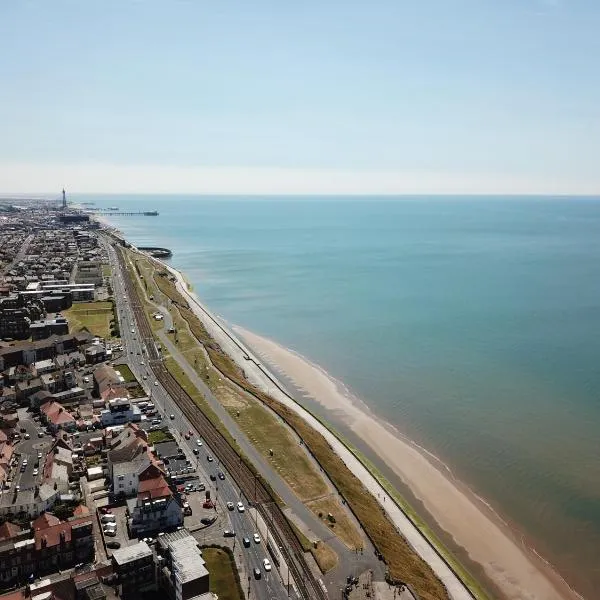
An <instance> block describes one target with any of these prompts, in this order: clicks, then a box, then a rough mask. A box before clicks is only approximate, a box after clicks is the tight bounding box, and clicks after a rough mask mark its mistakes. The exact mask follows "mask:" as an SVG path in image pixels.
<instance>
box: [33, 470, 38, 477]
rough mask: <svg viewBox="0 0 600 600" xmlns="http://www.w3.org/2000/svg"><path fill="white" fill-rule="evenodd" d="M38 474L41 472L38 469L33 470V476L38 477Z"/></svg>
mask: <svg viewBox="0 0 600 600" xmlns="http://www.w3.org/2000/svg"><path fill="white" fill-rule="evenodd" d="M38 474H39V471H38V469H34V470H33V476H34V477H35V476H36V475H38Z"/></svg>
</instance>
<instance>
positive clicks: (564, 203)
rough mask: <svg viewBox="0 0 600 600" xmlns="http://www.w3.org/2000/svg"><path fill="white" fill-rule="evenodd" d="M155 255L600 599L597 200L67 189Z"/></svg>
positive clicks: (232, 321)
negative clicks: (293, 355) (322, 373)
mask: <svg viewBox="0 0 600 600" xmlns="http://www.w3.org/2000/svg"><path fill="white" fill-rule="evenodd" d="M72 201H74V202H84V201H88V202H94V203H95V206H96V207H104V208H107V207H118V208H119V209H120V210H121V211H138V210H146V211H147V210H156V211H158V212H159V216H156V217H144V216H139V217H138V216H135V217H134V216H117V215H116V214H113V215H111V216H109V217H108V219H109V220H110V222H111V223H112V224H113V225H114V226H115V227H117V228H119V229H120V230H121V231H122V232H123V233H124V234H125V236H126V237H127V238H128V239H129V240H130V241H131V242H132V243H134V244H137V245H149V246H164V247H168V248H170V249H171V250H172V252H173V257H172V259H171V263H172V264H173V266H175V267H176V268H178V269H180V270H181V271H183V272H184V273H185V275H186V277H187V278H188V280H189V281H190V282H191V283H192V285H193V287H194V290H195V291H196V293H197V294H198V295H199V297H200V299H201V300H202V301H203V302H204V303H205V304H206V305H208V306H209V307H210V308H211V309H212V310H213V311H214V312H215V313H217V314H218V315H220V316H221V317H222V318H223V319H225V320H226V321H227V322H228V323H230V324H236V325H241V326H242V327H244V328H247V329H250V330H252V331H254V332H256V333H258V334H260V335H263V336H265V337H268V338H271V339H273V340H275V341H277V342H279V343H280V344H282V345H284V346H286V347H288V348H291V349H293V350H295V351H297V352H299V353H300V354H302V355H303V356H305V357H307V358H308V359H310V360H311V361H312V362H314V363H316V364H318V365H320V366H321V367H322V368H324V369H325V370H326V371H327V372H328V373H330V374H331V375H332V376H333V377H335V378H336V379H338V380H340V381H341V382H343V383H344V384H345V385H346V386H347V387H348V388H349V389H350V390H351V391H352V393H353V394H355V395H356V396H357V397H359V398H360V399H361V400H363V401H364V402H365V403H366V404H367V405H368V406H369V407H370V408H371V409H372V410H373V411H374V412H375V414H377V415H379V416H380V417H381V418H382V419H384V420H385V421H387V422H389V423H391V424H393V425H394V426H396V427H397V428H398V429H399V430H400V431H401V432H403V433H405V434H407V435H409V436H410V437H411V438H412V439H414V440H415V441H417V442H418V443H419V444H421V445H422V446H423V447H424V448H426V449H427V450H429V451H430V452H432V453H434V454H435V455H436V456H438V457H439V458H440V459H441V460H442V461H444V462H445V463H446V464H447V465H448V467H449V468H450V469H451V470H452V472H453V473H454V474H455V475H456V476H457V477H458V478H459V479H460V480H462V481H463V482H465V484H466V485H468V486H470V487H471V488H472V489H473V490H474V491H475V492H476V493H477V494H478V495H479V496H481V497H482V498H483V499H485V501H486V502H488V503H489V504H490V506H491V507H492V508H493V509H494V510H496V511H497V512H498V514H499V515H501V516H502V518H504V519H505V520H506V521H507V522H508V523H510V524H511V525H513V526H514V527H516V528H518V529H519V530H520V531H521V532H523V534H524V536H525V538H526V539H527V541H528V542H530V543H532V544H533V545H534V546H535V548H536V550H537V551H538V552H539V553H540V554H541V555H542V556H543V557H544V558H545V559H547V560H549V561H550V562H551V563H552V564H553V565H554V566H555V567H556V568H557V569H558V570H559V572H560V573H561V574H562V575H563V576H564V577H565V578H566V579H567V581H568V582H569V583H570V584H571V585H573V586H574V587H575V589H576V590H577V591H579V592H580V593H582V594H584V595H585V596H586V597H587V598H598V597H600V592H599V591H598V590H600V560H599V559H598V552H599V550H600V198H568V197H559V198H542V197H533V198H532V197H506V198H504V197H474V196H469V197H426V196H420V197H315V196H312V197H274V196H271V197H208V196H205V197H193V196H169V195H162V196H116V195H114V196H76V197H75V196H74V197H73V198H72Z"/></svg>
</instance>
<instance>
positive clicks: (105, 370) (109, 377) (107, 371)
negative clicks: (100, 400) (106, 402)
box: [93, 365, 123, 396]
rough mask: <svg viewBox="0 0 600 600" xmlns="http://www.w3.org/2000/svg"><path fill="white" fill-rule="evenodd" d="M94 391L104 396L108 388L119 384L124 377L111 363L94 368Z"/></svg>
mask: <svg viewBox="0 0 600 600" xmlns="http://www.w3.org/2000/svg"><path fill="white" fill-rule="evenodd" d="M93 377H94V393H95V394H96V395H97V396H102V394H103V392H105V391H106V390H108V389H110V388H112V387H116V386H119V385H120V384H122V383H123V378H122V377H121V376H120V375H119V374H118V373H117V372H116V371H115V370H114V369H113V368H112V367H111V366H109V365H101V366H99V367H98V368H97V369H95V370H94V376H93Z"/></svg>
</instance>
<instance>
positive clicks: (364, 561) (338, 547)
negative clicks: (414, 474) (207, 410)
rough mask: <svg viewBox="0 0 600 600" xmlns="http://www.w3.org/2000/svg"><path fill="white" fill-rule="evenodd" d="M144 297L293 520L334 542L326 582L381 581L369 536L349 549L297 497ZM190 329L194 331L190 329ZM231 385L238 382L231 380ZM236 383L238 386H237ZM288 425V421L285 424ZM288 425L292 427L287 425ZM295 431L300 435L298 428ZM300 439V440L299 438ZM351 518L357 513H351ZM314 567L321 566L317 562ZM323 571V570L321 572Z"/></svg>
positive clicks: (169, 346) (174, 351)
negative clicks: (363, 577) (367, 575)
mask: <svg viewBox="0 0 600 600" xmlns="http://www.w3.org/2000/svg"><path fill="white" fill-rule="evenodd" d="M143 293H144V296H145V300H146V301H147V302H148V303H149V304H151V305H152V306H154V307H155V309H156V310H157V311H158V312H160V313H161V314H162V315H163V316H164V321H163V329H161V330H158V331H156V334H157V335H158V337H159V339H160V341H161V343H162V344H163V348H164V349H165V350H166V351H167V352H168V353H169V354H170V355H171V357H172V358H173V359H174V360H175V361H176V362H177V364H178V365H179V366H180V368H181V370H182V371H183V373H184V374H185V375H186V376H187V377H188V378H189V379H190V381H191V382H192V383H193V384H194V386H195V387H196V388H197V389H198V391H200V393H201V394H202V395H203V396H204V398H205V399H206V401H207V402H208V403H209V405H210V407H211V408H212V410H213V411H214V412H215V413H216V415H217V416H218V417H219V419H220V420H221V422H222V423H223V425H224V426H225V427H226V428H227V430H228V431H229V432H230V433H231V435H232V436H233V437H234V438H235V440H236V443H237V444H238V445H239V446H240V448H241V449H242V451H243V452H244V454H245V455H246V456H247V457H248V458H249V459H250V461H251V462H252V464H254V465H255V467H256V468H257V470H258V471H259V472H260V473H261V474H262V475H263V476H264V477H265V479H267V480H268V482H269V484H270V485H271V487H272V488H273V490H274V491H275V492H276V493H277V494H278V496H279V497H280V498H281V499H282V500H283V502H284V503H285V505H286V507H287V509H286V512H287V511H289V512H291V513H292V514H291V515H289V517H290V518H291V520H292V521H296V520H298V521H300V522H302V523H304V524H305V525H306V526H307V527H308V528H309V529H310V531H312V532H313V534H314V536H315V537H316V538H318V539H320V540H322V541H324V542H326V543H327V544H329V546H331V548H332V549H333V550H334V552H335V553H336V554H337V556H338V564H337V565H336V567H334V568H333V569H332V570H331V571H329V572H328V573H327V574H326V575H325V576H323V577H324V579H325V584H326V586H327V588H328V589H329V590H330V591H333V590H339V589H341V588H342V587H344V585H345V582H346V578H347V577H348V576H349V575H353V576H354V575H358V574H360V573H363V572H365V571H371V572H372V573H373V577H374V578H375V579H376V580H378V581H383V580H384V578H385V567H384V564H383V563H381V562H380V561H379V560H377V559H376V558H375V548H374V547H373V545H372V544H371V542H370V541H369V539H368V538H367V537H366V536H364V535H363V544H364V545H363V551H362V552H361V553H358V552H355V551H353V550H349V549H348V548H347V547H346V546H345V545H344V544H343V542H341V540H340V539H339V538H338V537H337V536H336V535H335V534H334V533H332V531H331V530H330V529H329V528H328V527H327V526H326V525H325V524H324V523H323V522H322V521H321V520H320V519H318V518H317V516H316V515H315V514H314V513H313V512H312V511H311V510H310V509H309V508H307V507H306V506H305V505H304V503H303V502H302V501H301V500H299V499H298V497H297V496H296V495H295V493H294V491H293V490H292V489H291V488H290V487H289V486H288V484H287V483H286V482H285V481H284V480H283V479H282V478H281V476H280V475H279V473H277V472H276V471H275V469H274V468H273V467H272V466H271V465H270V464H269V462H268V461H267V460H266V459H265V457H264V456H263V455H262V454H261V453H260V452H259V451H258V450H257V449H256V447H255V446H254V444H253V443H252V442H251V441H250V440H249V439H248V437H247V436H246V434H245V433H244V432H243V431H242V430H241V429H240V428H239V426H238V424H237V423H236V421H235V420H234V419H233V418H232V417H231V415H230V414H229V413H228V412H227V411H226V410H225V408H224V407H223V404H222V403H221V402H220V401H219V400H218V399H217V398H216V397H215V395H214V394H213V392H212V390H211V389H210V388H209V387H208V386H207V385H206V383H205V382H204V381H203V380H202V378H201V377H199V375H198V374H197V373H196V371H195V370H194V368H193V367H192V366H191V365H190V363H189V362H188V361H187V359H186V358H185V356H184V355H183V354H182V352H181V351H180V350H179V348H178V347H177V346H176V345H175V344H174V343H173V342H172V341H171V339H170V338H169V337H168V335H167V334H166V331H165V330H168V329H170V328H171V327H172V326H173V321H172V317H171V314H170V312H169V310H168V308H167V307H166V306H164V305H162V304H160V303H158V302H156V300H150V298H149V297H148V295H147V292H146V290H144V291H143ZM188 332H189V333H190V335H193V334H192V333H191V331H189V328H188ZM205 357H206V359H207V360H209V361H210V358H209V357H208V355H207V354H206V353H205ZM232 385H236V384H235V383H233V382H232ZM236 387H237V386H236ZM283 426H285V427H287V425H285V424H283ZM288 429H289V428H288ZM290 431H291V430H290ZM292 435H293V436H294V437H295V438H297V436H296V434H295V432H292ZM299 441H300V440H298V442H299ZM307 456H308V458H309V460H310V461H311V462H312V463H313V465H314V466H315V469H316V470H317V471H318V470H319V469H320V467H319V465H318V464H317V463H316V461H314V458H313V457H312V455H310V453H308V452H307ZM321 475H322V476H323V479H324V480H325V481H326V483H327V485H328V487H329V489H330V490H331V491H332V492H334V493H337V490H336V489H335V486H334V485H333V483H332V482H331V481H330V480H329V479H328V478H327V477H326V476H325V474H324V473H322V474H321ZM351 518H352V520H355V519H354V516H353V515H351ZM355 523H356V525H357V527H358V528H359V529H360V524H359V523H358V522H356V521H355ZM313 539H314V538H313ZM314 569H315V570H318V567H317V566H316V564H315V565H314ZM319 574H320V572H319Z"/></svg>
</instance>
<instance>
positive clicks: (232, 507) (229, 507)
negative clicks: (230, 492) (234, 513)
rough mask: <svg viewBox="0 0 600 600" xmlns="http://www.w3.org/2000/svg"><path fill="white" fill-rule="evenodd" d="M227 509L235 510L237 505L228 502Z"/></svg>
mask: <svg viewBox="0 0 600 600" xmlns="http://www.w3.org/2000/svg"><path fill="white" fill-rule="evenodd" d="M227 508H228V509H229V510H233V509H234V508H235V504H234V503H233V502H228V503H227Z"/></svg>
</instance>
